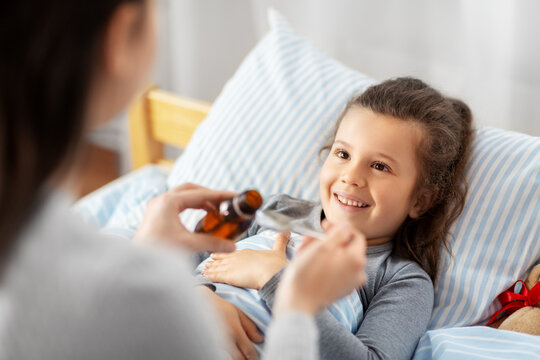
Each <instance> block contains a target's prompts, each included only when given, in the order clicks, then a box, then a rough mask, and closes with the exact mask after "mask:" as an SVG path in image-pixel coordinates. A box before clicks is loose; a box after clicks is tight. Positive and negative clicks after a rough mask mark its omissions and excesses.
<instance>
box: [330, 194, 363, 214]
mask: <svg viewBox="0 0 540 360" xmlns="http://www.w3.org/2000/svg"><path fill="white" fill-rule="evenodd" d="M334 199H335V200H336V202H337V203H338V205H340V207H343V208H344V209H346V210H349V211H350V210H360V209H365V208H368V207H369V206H370V205H369V204H368V203H367V202H365V201H364V200H362V199H359V198H356V197H352V196H350V195H346V194H344V193H341V192H335V193H334Z"/></svg>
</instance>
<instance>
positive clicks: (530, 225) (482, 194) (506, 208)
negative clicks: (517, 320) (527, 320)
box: [430, 127, 540, 329]
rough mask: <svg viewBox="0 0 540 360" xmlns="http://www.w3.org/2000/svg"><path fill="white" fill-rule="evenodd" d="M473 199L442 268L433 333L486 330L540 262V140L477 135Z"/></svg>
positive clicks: (499, 133) (494, 132) (486, 131)
mask: <svg viewBox="0 0 540 360" xmlns="http://www.w3.org/2000/svg"><path fill="white" fill-rule="evenodd" d="M467 178H468V183H469V194H468V198H467V202H466V205H465V209H464V211H463V213H462V215H461V216H460V218H459V219H458V220H457V222H456V223H455V224H454V226H453V228H452V233H453V236H452V237H451V239H452V240H451V248H452V251H453V255H454V258H453V259H452V260H450V258H449V257H448V256H446V257H445V260H444V261H443V262H442V264H441V266H440V273H441V274H442V275H441V277H440V279H439V281H438V284H437V286H436V289H435V296H436V298H435V308H434V310H433V315H432V320H431V324H430V329H437V328H441V327H451V326H464V325H475V324H482V323H483V322H485V320H486V319H488V318H489V317H490V315H491V314H493V313H494V312H495V311H496V310H497V309H498V308H499V307H500V306H499V305H498V304H497V303H496V301H495V299H496V297H497V295H498V294H499V293H501V292H502V291H504V290H506V289H507V288H508V287H509V286H510V285H511V284H512V283H513V282H515V281H516V280H517V279H519V278H520V277H522V276H523V274H524V273H526V272H527V271H528V269H529V268H530V267H531V266H532V265H533V264H535V263H536V262H537V261H538V260H539V258H540V241H538V239H539V238H540V138H537V137H532V136H528V135H524V134H519V133H515V132H511V131H506V130H501V129H494V128H489V127H479V128H478V129H477V131H476V138H475V140H474V144H473V156H472V160H471V162H470V164H469V168H468V169H467Z"/></svg>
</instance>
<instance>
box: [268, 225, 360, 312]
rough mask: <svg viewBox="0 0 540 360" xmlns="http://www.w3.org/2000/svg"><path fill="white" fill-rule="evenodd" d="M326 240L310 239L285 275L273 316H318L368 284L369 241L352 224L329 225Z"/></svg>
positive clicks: (277, 294)
mask: <svg viewBox="0 0 540 360" xmlns="http://www.w3.org/2000/svg"><path fill="white" fill-rule="evenodd" d="M326 228H327V229H328V231H327V233H326V236H325V238H324V240H318V239H314V238H306V239H305V240H304V242H303V244H302V247H301V251H299V252H298V254H297V255H296V257H295V258H294V260H292V261H291V262H290V263H289V265H288V266H287V268H286V270H285V271H284V273H283V276H282V278H281V282H280V284H279V286H278V289H277V293H276V301H275V303H274V309H273V314H274V315H279V314H282V313H285V312H287V311H294V310H296V311H302V312H305V313H308V314H312V315H315V314H316V313H318V312H319V311H321V310H322V309H323V308H325V307H327V306H328V305H330V304H332V303H333V302H335V301H336V300H338V299H340V298H342V297H343V296H345V295H347V294H349V293H350V292H351V291H353V290H354V289H356V288H359V287H361V286H362V285H363V284H364V283H365V281H366V275H365V272H364V266H365V263H366V239H365V237H364V236H363V235H362V234H361V233H359V232H358V231H356V230H355V229H354V228H353V227H351V226H350V225H348V224H340V225H335V226H326Z"/></svg>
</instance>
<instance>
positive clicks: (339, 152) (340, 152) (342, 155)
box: [335, 150, 350, 160]
mask: <svg viewBox="0 0 540 360" xmlns="http://www.w3.org/2000/svg"><path fill="white" fill-rule="evenodd" d="M335 154H336V156H337V157H338V158H340V159H343V160H349V158H350V156H349V154H348V153H347V152H346V151H343V150H336V152H335Z"/></svg>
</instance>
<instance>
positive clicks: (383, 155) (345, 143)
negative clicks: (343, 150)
mask: <svg viewBox="0 0 540 360" xmlns="http://www.w3.org/2000/svg"><path fill="white" fill-rule="evenodd" d="M334 144H341V145H343V146H345V147H348V148H351V147H352V145H351V144H349V143H348V142H346V141H343V140H335V141H334ZM374 155H375V156H379V157H382V158H385V159H386V160H389V161H390V162H391V163H394V164H398V161H397V160H396V159H394V158H393V157H392V156H390V155H387V154H384V153H382V152H378V153H375V154H374Z"/></svg>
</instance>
